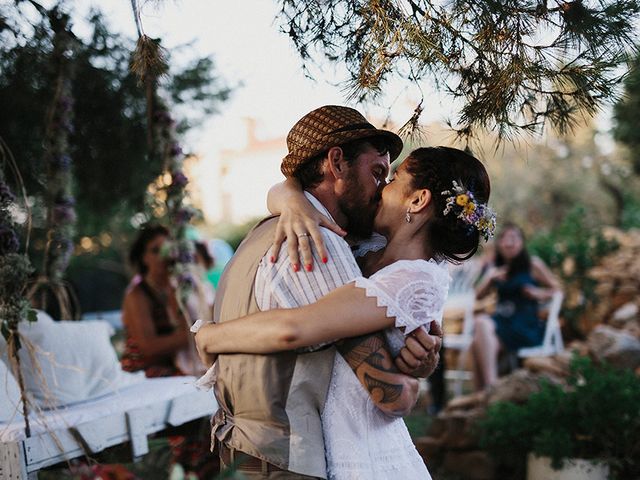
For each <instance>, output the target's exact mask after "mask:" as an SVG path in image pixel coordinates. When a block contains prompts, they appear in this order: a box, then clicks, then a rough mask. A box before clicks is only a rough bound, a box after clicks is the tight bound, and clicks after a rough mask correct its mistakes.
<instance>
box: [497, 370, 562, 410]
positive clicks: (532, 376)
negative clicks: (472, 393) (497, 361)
mask: <svg viewBox="0 0 640 480" xmlns="http://www.w3.org/2000/svg"><path fill="white" fill-rule="evenodd" d="M542 378H546V379H548V380H550V381H551V382H553V383H562V380H561V379H560V378H558V377H557V376H555V375H551V374H549V373H532V372H529V371H528V370H525V369H520V370H516V371H515V372H513V373H512V374H511V375H507V376H505V377H502V378H500V379H499V380H498V383H496V384H495V385H494V386H493V387H492V389H491V390H490V392H489V399H488V400H489V404H492V403H495V402H502V401H509V402H515V403H524V402H526V401H527V400H528V398H529V397H530V396H531V394H532V393H535V392H538V391H540V381H541V380H542Z"/></svg>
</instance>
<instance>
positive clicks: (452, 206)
mask: <svg viewBox="0 0 640 480" xmlns="http://www.w3.org/2000/svg"><path fill="white" fill-rule="evenodd" d="M442 195H447V200H446V202H447V206H446V208H445V209H444V212H443V213H444V215H445V216H446V215H448V214H449V213H453V214H454V215H455V216H456V218H459V219H460V220H462V221H463V222H464V223H466V224H467V225H469V226H470V227H475V228H477V229H478V232H479V233H480V235H482V236H483V237H484V240H485V241H487V240H489V239H490V238H491V237H493V233H494V232H495V230H496V214H495V213H494V212H493V210H491V208H489V206H488V205H487V204H485V203H480V202H477V201H476V200H475V198H474V197H473V193H472V192H471V190H468V189H467V188H466V187H464V186H462V185H459V184H458V182H456V181H455V180H454V181H453V188H452V189H451V190H445V191H444V192H442Z"/></svg>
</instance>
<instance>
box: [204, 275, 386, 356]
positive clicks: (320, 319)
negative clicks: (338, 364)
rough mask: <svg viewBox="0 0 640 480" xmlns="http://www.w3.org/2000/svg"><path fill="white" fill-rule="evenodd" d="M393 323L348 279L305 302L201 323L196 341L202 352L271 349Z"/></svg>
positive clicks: (329, 339) (355, 333) (291, 347)
mask: <svg viewBox="0 0 640 480" xmlns="http://www.w3.org/2000/svg"><path fill="white" fill-rule="evenodd" d="M393 324H394V317H387V315H386V308H384V307H378V305H377V302H376V299H375V298H373V297H367V296H366V295H365V291H364V290H363V289H361V288H358V287H356V286H355V285H354V284H353V283H350V284H348V285H344V286H342V287H340V288H337V289H335V290H333V291H332V292H330V293H329V294H328V295H326V296H324V297H322V298H321V299H320V300H318V301H317V302H316V303H312V304H309V305H306V306H304V307H299V308H293V309H273V310H266V311H262V312H257V313H254V314H251V315H248V316H246V317H243V318H240V319H236V320H230V321H228V322H223V323H220V324H208V325H205V326H203V327H202V328H201V329H200V331H199V332H198V334H197V335H196V342H197V344H198V348H199V349H200V351H201V352H203V353H206V354H213V355H215V354H219V353H273V352H280V351H285V350H295V349H297V348H301V347H307V346H311V345H317V344H320V343H325V342H332V341H335V340H338V339H341V338H347V337H355V336H358V335H364V334H367V333H371V332H376V331H378V330H383V329H385V328H387V327H390V326H392V325H393Z"/></svg>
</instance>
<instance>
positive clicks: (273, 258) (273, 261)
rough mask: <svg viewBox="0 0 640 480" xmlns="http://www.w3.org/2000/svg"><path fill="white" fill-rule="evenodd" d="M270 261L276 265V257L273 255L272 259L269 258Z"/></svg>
mask: <svg viewBox="0 0 640 480" xmlns="http://www.w3.org/2000/svg"><path fill="white" fill-rule="evenodd" d="M269 260H270V261H271V263H276V257H274V256H273V255H271V258H269Z"/></svg>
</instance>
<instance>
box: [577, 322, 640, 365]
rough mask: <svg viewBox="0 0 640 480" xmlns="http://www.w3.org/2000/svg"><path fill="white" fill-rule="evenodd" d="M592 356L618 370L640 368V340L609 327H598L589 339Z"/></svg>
mask: <svg viewBox="0 0 640 480" xmlns="http://www.w3.org/2000/svg"><path fill="white" fill-rule="evenodd" d="M587 344H588V345H589V351H590V353H591V355H592V356H593V357H594V358H596V359H598V360H600V361H606V362H608V363H610V364H611V365H613V366H614V367H618V368H630V369H632V370H635V369H636V368H638V367H639V366H640V340H639V339H638V338H636V337H635V336H633V335H630V334H629V333H626V332H624V331H621V330H617V329H615V328H613V327H609V326H607V325H599V326H597V327H596V328H595V329H594V330H593V332H591V334H590V335H589V338H588V339H587Z"/></svg>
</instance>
